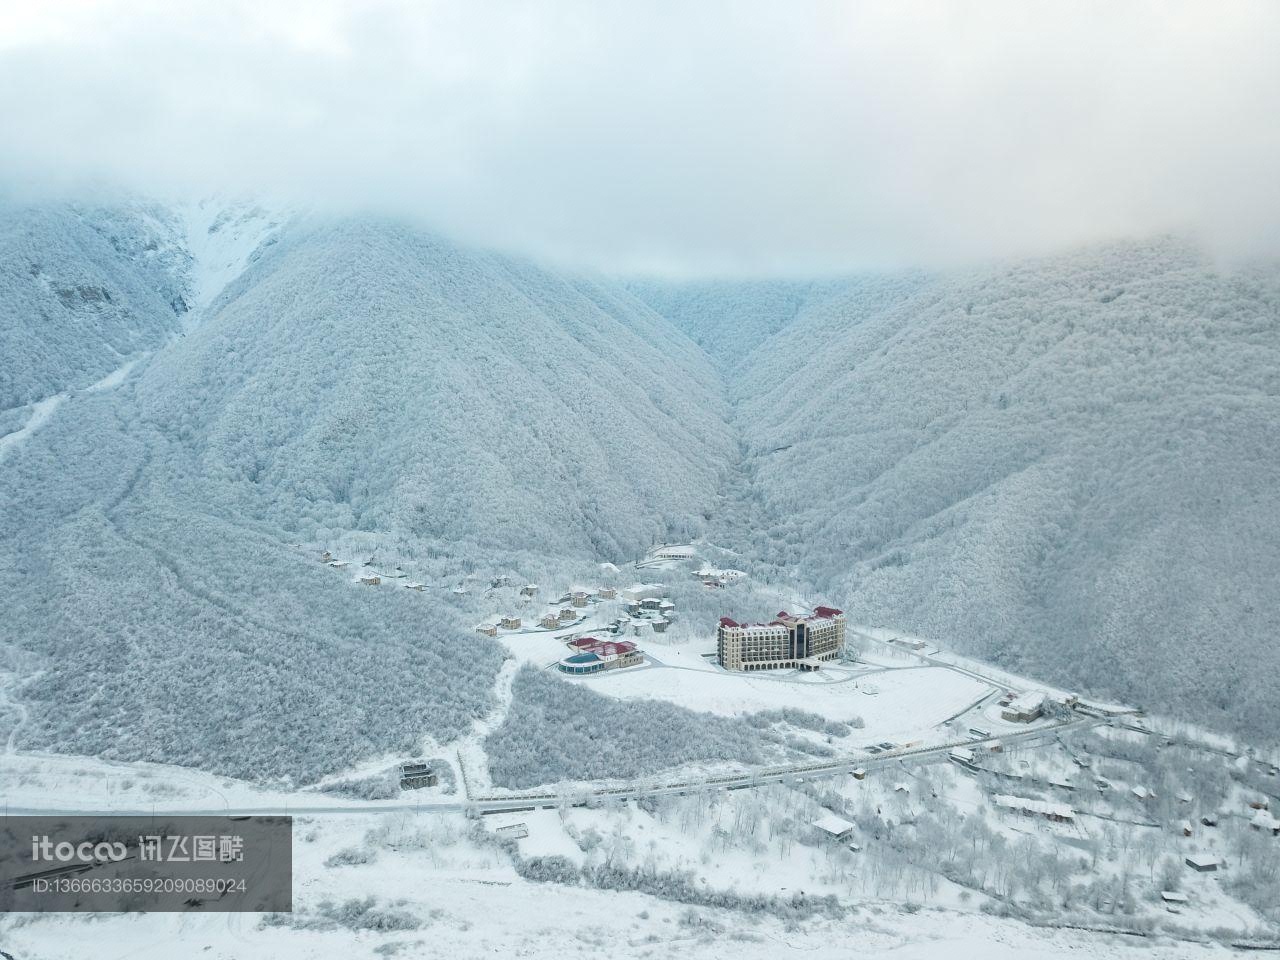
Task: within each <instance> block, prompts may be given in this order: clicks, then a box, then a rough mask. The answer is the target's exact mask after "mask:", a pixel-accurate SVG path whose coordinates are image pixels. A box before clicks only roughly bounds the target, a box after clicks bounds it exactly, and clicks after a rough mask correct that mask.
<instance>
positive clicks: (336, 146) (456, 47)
mask: <svg viewBox="0 0 1280 960" xmlns="http://www.w3.org/2000/svg"><path fill="white" fill-rule="evenodd" d="M178 11H181V12H180V13H179V12H178ZM1278 51H1280V3H1277V2H1271V0H1262V2H1257V3H1253V2H1239V3H1235V2H1230V0H1222V2H1212V0H1199V2H1194V3H1154V2H1138V0H1135V2H1131V3H1126V2H1123V0H1108V2H1103V3H1097V4H1093V3H1088V2H1081V0H1072V2H1062V0H1056V2H1053V3H1044V4H1040V3H1034V2H1029V0H1013V2H1003V0H982V2H975V3H971V4H970V3H963V2H955V0H952V2H942V0H939V2H937V3H909V2H901V0H898V2H887V0H886V2H884V3H878V4H860V3H834V4H822V3H811V2H795V0H778V2H773V3H756V2H743V0H738V2H733V3H719V2H706V0H696V2H685V3H670V4H668V3H660V2H658V3H655V2H640V0H632V2H629V3H625V4H624V3H616V4H612V3H607V2H600V0H595V2H583V3H550V2H549V3H511V4H501V3H483V4H482V3H474V2H472V3H467V2H461V3H430V2H419V3H407V2H406V3H390V2H387V3H362V4H357V3H346V2H336V0H306V2H304V3H293V2H272V0H247V2H241V0H218V2H216V3H208V4H203V3H193V2H189V0H188V2H184V3H181V4H175V3H172V2H167V0H165V2H157V3H148V2H142V0H118V2H112V0H106V2H95V3H89V2H65V0H44V2H42V3H23V2H13V3H6V4H0V118H2V119H0V179H2V180H3V181H4V182H6V183H8V184H11V185H17V186H19V187H20V188H22V189H23V190H28V189H31V188H32V187H33V186H36V187H44V188H48V187H50V186H51V185H52V186H55V187H57V188H59V189H64V190H65V189H78V188H80V187H81V186H82V185H83V184H84V183H108V184H121V185H124V186H127V187H131V188H135V189H142V190H147V191H152V192H156V191H198V192H205V191H213V190H217V191H236V192H258V193H265V194H267V195H281V194H288V195H290V196H292V197H293V198H296V199H297V200H301V201H303V202H308V203H326V204H334V205H337V206H341V207H359V208H369V209H379V210H394V211H398V212H405V213H409V214H413V215H415V216H420V217H422V218H424V219H426V220H427V221H429V222H430V223H431V224H433V225H434V226H435V227H437V228H438V229H441V230H444V231H446V232H449V233H453V234H457V235H460V236H462V237H464V238H466V239H469V240H472V241H477V242H482V243H486V244H492V245H498V246H502V247H505V248H511V249H516V250H520V251H524V252H527V253H530V254H533V255H535V256H540V257H544V258H551V259H554V260H557V261H561V262H568V263H572V264H581V265H585V266H591V267H598V268H603V269H605V270H621V271H642V272H648V271H665V272H674V273H681V274H703V273H737V274H757V273H758V274H774V273H814V272H829V271H834V270H847V269H858V268H867V267H881V266H890V265H903V264H912V265H923V266H931V265H945V264H951V263H956V262H963V261H966V260H971V259H983V258H989V257H1001V256H1009V255H1021V254H1026V253H1035V252H1042V251H1051V250H1054V249H1057V248H1062V247H1066V246H1072V245H1076V244H1079V243H1081V242H1087V241H1091V240H1094V239H1099V238H1109V237H1116V236H1125V235H1129V236H1132V235H1143V234H1150V233H1154V232H1160V231H1168V230H1175V231H1180V232H1187V233H1194V234H1197V235H1199V236H1201V237H1203V238H1204V239H1205V240H1206V241H1208V242H1211V243H1213V244H1214V245H1215V246H1217V247H1218V248H1220V249H1221V250H1223V251H1225V252H1227V253H1245V254H1251V253H1261V254H1267V255H1272V254H1275V253H1277V251H1280V123H1278V122H1277V119H1278V118H1280V55H1278Z"/></svg>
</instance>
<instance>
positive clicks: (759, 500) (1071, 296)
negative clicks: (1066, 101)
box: [730, 240, 1280, 736]
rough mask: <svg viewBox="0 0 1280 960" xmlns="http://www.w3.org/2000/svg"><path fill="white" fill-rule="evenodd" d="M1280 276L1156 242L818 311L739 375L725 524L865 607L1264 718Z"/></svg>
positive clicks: (1267, 708)
mask: <svg viewBox="0 0 1280 960" xmlns="http://www.w3.org/2000/svg"><path fill="white" fill-rule="evenodd" d="M1277 277H1280V272H1277V271H1275V270H1271V269H1267V270H1262V269H1257V270H1240V271H1235V272H1227V271H1222V272H1220V271H1217V270H1215V269H1214V268H1213V266H1212V265H1211V264H1209V263H1208V262H1207V261H1206V260H1205V259H1204V258H1203V257H1202V256H1201V255H1199V254H1198V253H1197V252H1196V251H1195V250H1194V249H1192V248H1190V247H1188V246H1185V245H1183V244H1180V243H1178V242H1175V241H1172V240H1169V241H1161V242H1154V243H1150V244H1129V245H1119V246H1115V247H1110V248H1105V249H1099V250H1093V251H1088V252H1084V253H1080V254H1077V255H1074V256H1067V257H1060V258H1054V259H1047V260H1041V261H1036V262H1029V263H1021V264H1016V265H1013V266H1009V267H1004V268H998V269H990V270H983V271H977V272H973V273H969V274H963V275H955V276H950V277H945V278H935V279H933V280H931V281H930V282H928V283H927V284H925V285H923V286H922V287H920V288H919V289H918V290H914V291H913V290H910V289H907V288H903V289H900V290H899V291H897V292H896V293H894V292H889V293H888V295H886V296H883V297H879V298H877V300H876V301H875V302H873V303H870V304H869V303H868V301H867V299H866V298H865V297H863V296H860V295H859V292H857V291H853V292H850V293H848V294H847V295H843V296H841V295H838V296H835V297H833V298H830V299H828V300H826V301H823V302H820V303H817V304H815V305H813V306H812V307H811V308H810V309H807V310H806V311H804V312H802V313H801V315H800V316H799V317H797V318H796V320H795V321H794V322H793V323H791V324H789V325H788V326H786V327H785V328H783V329H781V330H780V331H779V332H778V333H777V334H776V335H774V336H773V337H772V338H771V339H769V340H767V341H766V342H765V343H764V344H762V345H761V346H759V347H757V348H756V349H755V350H754V351H753V352H752V354H751V355H750V357H749V358H748V359H747V361H746V362H745V363H744V364H743V367H742V369H743V373H742V375H741V376H740V377H737V378H734V379H732V380H731V381H730V389H731V391H732V393H733V396H734V399H735V401H736V421H737V423H738V425H739V428H740V430H741V432H742V434H743V436H744V438H745V443H746V446H747V449H748V454H747V457H746V471H745V473H746V480H745V481H744V487H743V489H741V490H740V491H739V496H738V497H737V498H736V500H735V503H734V511H733V512H732V519H733V521H734V522H733V523H732V524H731V525H732V526H733V527H735V528H736V529H737V530H738V531H739V535H740V536H741V537H743V538H744V539H745V540H746V541H749V542H751V544H752V548H753V550H754V552H756V553H757V554H758V555H760V556H761V557H765V558H770V559H772V560H774V561H775V562H776V563H778V564H779V565H782V566H786V567H789V568H794V569H797V570H799V571H803V572H804V573H805V574H806V575H808V576H811V577H813V578H815V579H816V580H818V581H819V582H822V583H826V584H828V585H829V586H830V587H831V589H832V590H833V591H836V592H838V593H839V594H841V595H842V598H843V601H844V603H846V604H847V606H848V608H849V609H850V612H851V614H852V616H853V617H855V618H856V619H860V620H863V621H865V622H870V623H880V624H891V625H895V626H899V627H901V628H903V629H906V630H915V631H918V632H920V633H924V634H927V635H933V636H937V637H940V638H946V639H948V640H950V641H955V642H958V643H960V644H962V645H963V646H964V647H966V648H967V649H969V650H971V651H974V652H976V653H979V654H982V655H986V656H990V657H994V658H996V659H998V660H1000V661H1002V662H1004V663H1006V664H1011V665H1014V666H1017V667H1020V668H1023V669H1025V670H1027V671H1029V672H1031V673H1039V674H1042V675H1046V676H1048V677H1051V678H1053V679H1055V680H1058V681H1060V682H1061V683H1063V684H1065V685H1072V684H1079V685H1084V686H1089V687H1091V688H1093V689H1094V690H1099V691H1112V692H1114V693H1115V694H1116V695H1118V696H1123V697H1130V698H1132V699H1133V700H1135V701H1136V702H1139V703H1142V704H1144V705H1146V706H1148V707H1150V708H1155V709H1166V710H1170V711H1172V712H1175V713H1179V714H1183V715H1189V716H1193V717H1197V718H1201V719H1205V720H1208V721H1210V722H1213V723H1228V724H1230V725H1232V726H1235V727H1237V728H1240V729H1245V730H1249V731H1251V732H1255V733H1258V732H1263V733H1267V734H1269V735H1272V736H1274V734H1275V728H1274V724H1275V718H1276V717H1280V685H1277V684H1276V683H1275V682H1274V677H1275V676H1276V675H1277V674H1280V641H1278V639H1277V638H1278V637H1280V586H1278V581H1277V580H1276V577H1275V571H1276V569H1277V568H1278V565H1280V283H1278V282H1277ZM743 517H750V518H751V520H752V522H751V524H745V523H742V522H741V520H742V518H743Z"/></svg>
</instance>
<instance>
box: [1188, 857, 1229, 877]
mask: <svg viewBox="0 0 1280 960" xmlns="http://www.w3.org/2000/svg"><path fill="white" fill-rule="evenodd" d="M1221 863H1222V860H1220V859H1219V858H1218V857H1215V856H1214V855H1213V854H1211V853H1193V854H1191V856H1189V857H1187V859H1186V864H1187V866H1188V867H1190V868H1191V869H1192V870H1195V871H1197V872H1199V873H1213V872H1214V871H1215V870H1217V869H1218V867H1219V866H1220V865H1221Z"/></svg>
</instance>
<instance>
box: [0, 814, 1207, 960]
mask: <svg viewBox="0 0 1280 960" xmlns="http://www.w3.org/2000/svg"><path fill="white" fill-rule="evenodd" d="M589 813H590V812H585V811H584V812H583V814H582V816H578V815H576V814H575V817H574V819H572V820H569V821H566V822H565V823H563V824H562V823H561V822H560V820H559V818H558V816H557V815H555V814H550V815H548V816H547V817H546V818H545V822H542V821H539V822H538V823H536V824H533V825H531V826H533V827H534V830H535V833H536V834H545V835H546V837H545V839H544V840H543V841H540V842H541V843H542V844H543V846H544V848H545V849H547V850H548V851H550V850H560V851H569V850H572V851H573V852H574V853H578V851H579V847H578V845H577V843H576V842H575V840H574V839H573V837H574V836H575V835H576V836H577V837H581V836H583V834H584V832H585V831H587V830H589V829H591V828H592V827H593V826H594V827H595V828H597V829H607V828H608V824H606V823H603V822H601V823H595V822H594V821H593V820H592V818H591V816H590V815H589ZM472 829H474V828H473V825H472V824H470V823H468V822H467V821H465V820H464V819H463V818H461V817H460V816H451V817H430V818H424V817H413V816H411V815H403V816H384V817H363V816H353V817H349V818H335V819H326V820H324V821H318V820H310V821H308V820H306V819H300V820H298V821H297V822H296V823H295V840H294V862H295V884H294V913H293V914H292V915H291V916H288V917H285V918H284V922H283V923H280V924H267V923H264V922H263V921H262V919H261V918H260V917H259V916H257V915H254V914H211V915H195V914H150V915H120V916H116V915H95V916H76V915H59V916H43V917H41V916H29V917H24V918H22V919H21V920H20V921H18V920H15V919H13V918H10V919H8V920H7V921H5V922H3V923H2V924H0V949H3V950H5V951H6V952H8V953H9V954H11V955H12V956H14V957H22V958H39V960H83V958H85V957H104V958H116V957H126V956H127V957H129V958H131V960H173V958H174V957H175V956H178V955H181V956H191V957H205V958H209V960H257V958H264V960H265V958H272V960H331V958H333V957H348V958H365V957H368V958H375V957H379V956H393V957H394V956H400V957H410V958H423V957H457V958H473V957H492V956H510V957H524V958H529V960H544V958H545V960H559V958H562V957H599V956H605V955H607V956H610V957H624V958H629V957H636V958H639V957H649V958H654V957H667V956H676V955H679V956H682V957H694V958H699V960H701V958H707V960H711V958H727V957H734V958H738V960H775V958H777V957H778V956H780V955H790V954H793V953H794V954H798V955H811V956H817V957H824V958H825V957H832V958H835V957H850V958H852V957H858V958H885V960H889V958H892V960H944V958H945V960H1058V958H1062V957H1067V956H1072V957H1082V958H1083V957H1088V958H1090V960H1127V958H1135V960H1136V958H1139V957H1141V958H1147V960H1175V958H1176V960H1198V958H1200V957H1214V956H1222V955H1223V954H1222V951H1221V950H1220V949H1215V948H1211V947H1201V946H1198V945H1194V944H1187V943H1171V942H1169V941H1164V942H1159V941H1157V942H1154V943H1152V942H1146V941H1142V942H1141V946H1134V945H1133V943H1134V941H1133V939H1132V938H1118V937H1111V936H1105V935H1098V934H1091V933H1084V932H1073V931H1065V930H1047V929H1037V928H1034V927H1029V926H1027V925H1025V924H1022V923H1020V922H1017V921H1013V920H1002V919H998V918H994V917H989V916H984V915H982V914H980V913H978V912H976V911H974V910H957V909H949V908H929V907H926V908H924V909H913V910H912V911H911V912H908V911H905V910H903V909H902V908H901V907H899V906H897V905H895V904H892V903H888V902H883V901H876V900H870V901H867V902H864V903H862V904H860V905H859V906H856V907H853V908H852V909H851V910H850V912H849V913H848V914H847V915H846V916H844V917H841V918H838V919H835V918H828V917H823V916H815V917H811V918H807V919H805V920H803V921H800V922H796V921H788V920H783V919H779V918H777V917H774V916H771V915H769V914H753V913H745V912H742V911H735V910H725V909H718V908H710V907H694V906H690V905H687V904H682V903H674V902H670V901H667V900H663V899H658V898H656V897H653V896H649V895H647V894H643V893H636V892H625V893H624V892H614V891H608V890H593V889H584V888H580V887H572V888H570V887H565V886H562V885H559V884H554V883H533V882H529V881H527V880H524V879H522V878H521V877H520V876H518V875H517V873H516V871H515V870H514V869H513V867H512V865H511V864H510V862H508V860H507V858H506V857H505V856H504V855H503V854H502V853H501V852H500V851H499V850H497V849H495V848H494V847H492V846H487V845H485V844H484V843H483V842H477V841H476V840H475V839H473V835H472V834H471V833H470V831H471V830H472ZM557 837H558V839H557ZM366 838H368V839H366ZM531 839H532V837H531ZM638 839H639V840H640V841H641V842H644V841H643V838H638ZM659 842H661V843H662V844H669V843H670V842H672V841H671V839H670V838H669V837H665V836H664V837H661V838H659ZM525 843H526V841H521V844H522V845H523V844H525ZM355 849H363V850H365V851H366V855H367V856H368V858H369V862H366V863H355V864H343V863H339V862H336V861H333V860H330V858H333V857H335V855H340V854H341V853H342V852H344V851H351V850H355ZM579 856H580V854H579ZM341 859H342V857H341V856H339V857H338V860H341ZM796 863H797V867H796V869H795V870H794V871H786V872H785V873H783V874H780V875H779V876H778V878H777V881H778V885H779V886H786V887H789V886H791V885H793V884H800V883H804V882H805V880H804V861H803V859H801V858H797V860H796ZM722 866H723V868H724V869H725V870H726V871H728V869H730V868H731V867H732V866H733V862H732V861H726V862H725V863H724V864H723V865H722ZM369 897H372V898H374V900H373V906H372V907H371V908H370V909H368V910H366V911H364V912H361V910H360V908H359V907H356V908H350V907H348V909H346V910H345V911H344V910H343V909H342V907H341V906H339V905H350V904H351V902H352V901H353V900H359V899H362V898H369ZM178 945H180V949H178ZM176 949H177V952H175V950H176Z"/></svg>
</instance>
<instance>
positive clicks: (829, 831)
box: [812, 813, 856, 840]
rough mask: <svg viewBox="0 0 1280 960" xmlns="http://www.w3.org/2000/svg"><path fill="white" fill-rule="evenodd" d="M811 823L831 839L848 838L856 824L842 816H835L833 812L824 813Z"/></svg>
mask: <svg viewBox="0 0 1280 960" xmlns="http://www.w3.org/2000/svg"><path fill="white" fill-rule="evenodd" d="M812 825H813V826H814V827H816V828H817V829H818V830H820V831H822V832H823V833H825V834H826V835H827V836H829V837H830V838H831V839H833V840H846V839H848V838H849V837H850V836H851V835H852V834H853V831H854V829H855V827H856V824H853V823H850V822H849V821H848V820H846V819H844V817H837V816H836V815H835V814H834V813H828V814H824V815H823V816H821V817H819V818H818V819H817V820H815V821H813V824H812Z"/></svg>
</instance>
